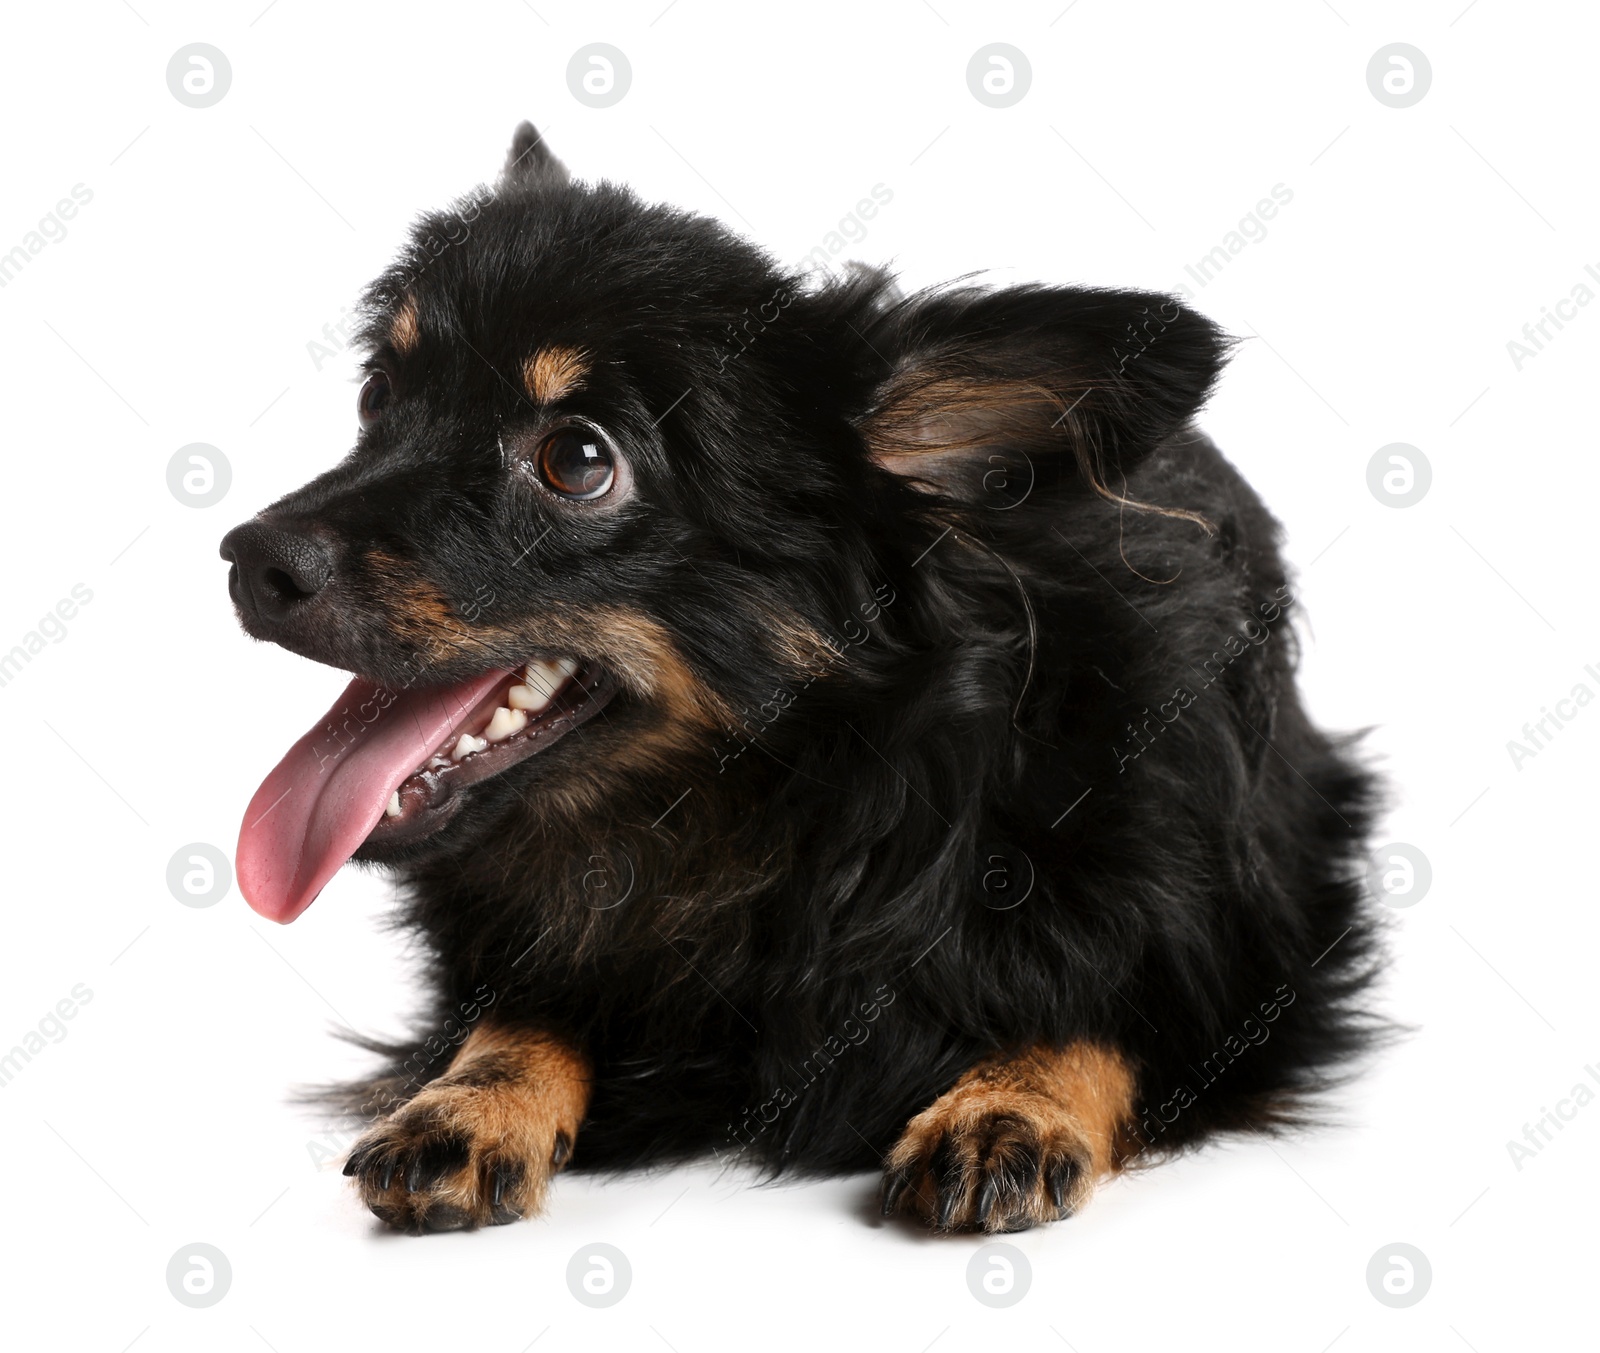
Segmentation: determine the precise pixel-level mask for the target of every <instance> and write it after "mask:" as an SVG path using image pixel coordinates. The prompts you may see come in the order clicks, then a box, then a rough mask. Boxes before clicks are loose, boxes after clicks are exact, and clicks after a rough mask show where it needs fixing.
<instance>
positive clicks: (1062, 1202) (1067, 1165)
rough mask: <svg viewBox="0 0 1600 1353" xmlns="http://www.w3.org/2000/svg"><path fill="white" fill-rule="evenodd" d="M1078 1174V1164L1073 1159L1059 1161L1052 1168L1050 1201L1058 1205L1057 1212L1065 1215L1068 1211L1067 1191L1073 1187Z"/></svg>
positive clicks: (1049, 1177) (1050, 1174) (1049, 1178)
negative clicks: (1073, 1181) (1074, 1178)
mask: <svg viewBox="0 0 1600 1353" xmlns="http://www.w3.org/2000/svg"><path fill="white" fill-rule="evenodd" d="M1077 1173H1078V1167H1077V1164H1076V1162H1074V1161H1072V1160H1071V1159H1067V1160H1062V1161H1057V1162H1056V1163H1055V1164H1054V1165H1052V1166H1051V1167H1050V1173H1049V1176H1048V1180H1049V1185H1050V1201H1051V1202H1052V1203H1054V1204H1055V1205H1056V1211H1057V1212H1059V1213H1062V1214H1063V1215H1064V1214H1065V1213H1066V1210H1067V1190H1068V1189H1069V1188H1071V1187H1072V1180H1073V1177H1074V1176H1075V1175H1076V1174H1077Z"/></svg>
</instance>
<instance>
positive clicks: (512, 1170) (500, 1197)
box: [489, 1163, 523, 1207]
mask: <svg viewBox="0 0 1600 1353" xmlns="http://www.w3.org/2000/svg"><path fill="white" fill-rule="evenodd" d="M522 1175H523V1169H522V1166H521V1165H517V1164H513V1163H506V1164H500V1165H496V1166H495V1167H494V1168H493V1170H492V1171H491V1172H490V1177H489V1205H490V1206H491V1207H499V1206H500V1204H501V1203H502V1202H503V1201H505V1197H506V1195H507V1194H508V1193H510V1192H511V1191H512V1190H513V1189H515V1188H516V1187H517V1185H518V1184H520V1183H521V1182H522Z"/></svg>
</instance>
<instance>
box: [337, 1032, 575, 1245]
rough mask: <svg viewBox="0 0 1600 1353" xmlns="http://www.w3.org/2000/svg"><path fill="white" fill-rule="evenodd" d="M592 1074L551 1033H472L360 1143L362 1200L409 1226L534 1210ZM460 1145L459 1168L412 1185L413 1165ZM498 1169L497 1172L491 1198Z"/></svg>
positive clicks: (460, 1223)
mask: <svg viewBox="0 0 1600 1353" xmlns="http://www.w3.org/2000/svg"><path fill="white" fill-rule="evenodd" d="M592 1074H593V1073H592V1069H591V1067H590V1065H589V1061H588V1059H587V1058H586V1057H584V1056H583V1054H582V1053H581V1052H579V1051H578V1050H577V1049H576V1048H574V1047H572V1046H571V1045H570V1044H567V1043H565V1042H563V1041H562V1040H561V1039H558V1038H556V1037H554V1036H553V1035H550V1034H545V1033H536V1032H529V1031H524V1030H511V1029H497V1028H493V1027H489V1026H480V1027H479V1028H477V1029H474V1030H473V1032H472V1033H471V1034H469V1035H468V1037H467V1039H466V1041H465V1042H464V1043H462V1045H461V1047H460V1049H459V1050H458V1051H457V1053H456V1055H455V1057H454V1058H453V1059H452V1061H451V1063H450V1067H449V1070H448V1071H447V1072H446V1073H445V1074H444V1075H443V1076H441V1077H440V1078H439V1079H438V1080H436V1081H433V1082H431V1083H430V1084H428V1085H426V1086H424V1087H423V1088H422V1089H421V1090H420V1091H419V1092H418V1093H417V1094H416V1096H415V1097H414V1098H412V1099H411V1100H410V1101H409V1102H408V1103H407V1104H406V1105H405V1106H404V1107H402V1108H401V1109H399V1110H398V1111H397V1112H396V1113H395V1114H394V1115H393V1116H392V1117H390V1118H389V1119H387V1120H386V1121H384V1122H382V1123H380V1124H379V1125H378V1126H377V1127H376V1128H374V1129H373V1130H372V1131H371V1132H369V1133H368V1134H367V1135H366V1136H365V1137H363V1138H362V1140H361V1141H360V1142H358V1143H357V1145H356V1148H355V1150H354V1151H353V1152H352V1156H351V1159H352V1161H354V1162H356V1163H357V1166H358V1168H357V1169H356V1171H355V1173H356V1183H357V1186H358V1187H359V1188H360V1190H361V1194H362V1200H363V1201H364V1202H365V1203H366V1204H367V1206H368V1207H370V1208H371V1209H372V1210H373V1212H375V1213H376V1214H377V1215H378V1216H379V1217H381V1218H382V1219H383V1220H385V1221H387V1222H389V1223H390V1224H391V1225H394V1226H398V1227H401V1228H403V1229H407V1230H415V1231H422V1230H454V1229H459V1228H461V1227H464V1226H481V1225H486V1224H489V1223H492V1222H500V1221H509V1220H513V1219H514V1218H515V1217H517V1216H528V1215H530V1214H531V1213H534V1212H537V1211H538V1210H539V1209H540V1208H541V1207H542V1206H543V1203H544V1198H545V1193H546V1189H547V1186H548V1184H549V1180H550V1178H551V1176H552V1175H554V1174H555V1173H556V1172H558V1171H559V1170H560V1169H561V1168H562V1167H563V1166H564V1165H565V1164H566V1162H567V1160H568V1159H569V1158H570V1156H571V1153H572V1150H573V1146H574V1143H575V1142H576V1141H577V1136H578V1127H579V1125H580V1124H581V1123H582V1121H583V1116H584V1114H585V1112H586V1111H587V1109H588V1105H589V1092H590V1083H591V1079H592ZM463 1150H464V1151H465V1155H466V1159H465V1162H464V1163H463V1164H460V1165H458V1166H457V1167H456V1168H454V1169H450V1170H448V1171H447V1172H445V1173H443V1174H440V1175H435V1176H430V1177H427V1178H426V1179H419V1180H418V1181H417V1185H418V1186H417V1187H415V1188H413V1187H411V1183H410V1181H409V1180H408V1172H409V1170H410V1168H411V1166H412V1164H413V1163H414V1162H416V1161H419V1160H427V1159H429V1158H430V1153H432V1156H433V1158H438V1157H439V1155H440V1153H441V1152H445V1151H454V1152H456V1153H457V1156H459V1154H460V1153H461V1152H462V1151H463ZM447 1158H449V1157H447ZM386 1172H389V1180H388V1185H387V1187H385V1184H384V1178H385V1173H386ZM497 1175H503V1176H504V1177H503V1178H502V1180H501V1182H500V1189H501V1192H500V1197H499V1198H498V1199H496V1198H495V1196H494V1189H495V1186H496V1177H497Z"/></svg>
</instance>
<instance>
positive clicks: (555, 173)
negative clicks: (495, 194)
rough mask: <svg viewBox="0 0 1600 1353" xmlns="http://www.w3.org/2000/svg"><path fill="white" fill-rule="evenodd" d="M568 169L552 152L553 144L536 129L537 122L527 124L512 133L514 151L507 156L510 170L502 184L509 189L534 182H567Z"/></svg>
mask: <svg viewBox="0 0 1600 1353" xmlns="http://www.w3.org/2000/svg"><path fill="white" fill-rule="evenodd" d="M568 177H569V176H568V174H567V167H566V165H564V164H562V163H561V161H560V160H558V159H556V157H555V155H554V154H552V153H551V150H550V145H549V143H548V142H547V141H546V140H545V139H544V137H542V136H541V135H539V133H538V132H537V131H536V130H535V129H534V126H533V123H531V122H524V123H522V124H521V125H519V126H518V127H517V129H516V131H514V132H512V134H511V149H510V151H509V152H508V153H507V155H506V167H505V170H504V171H503V172H502V173H501V175H500V181H501V182H502V183H504V184H505V185H506V186H507V187H516V186H519V185H524V184H530V183H540V182H546V183H565V182H566V181H567V179H568Z"/></svg>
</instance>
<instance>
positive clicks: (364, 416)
mask: <svg viewBox="0 0 1600 1353" xmlns="http://www.w3.org/2000/svg"><path fill="white" fill-rule="evenodd" d="M389 395H390V389H389V378H388V377H387V376H386V375H384V374H383V372H381V371H374V372H373V373H372V374H371V375H370V376H368V377H367V383H366V384H365V385H363V386H362V387H361V393H360V394H359V395H357V396H356V416H357V417H358V418H359V419H360V420H361V426H362V427H364V428H369V427H371V426H372V425H373V424H374V423H376V422H377V421H378V419H380V418H382V417H383V411H384V410H385V409H386V408H388V407H389Z"/></svg>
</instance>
